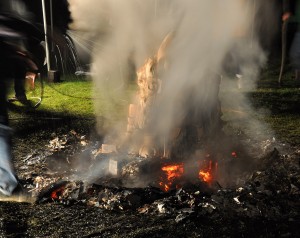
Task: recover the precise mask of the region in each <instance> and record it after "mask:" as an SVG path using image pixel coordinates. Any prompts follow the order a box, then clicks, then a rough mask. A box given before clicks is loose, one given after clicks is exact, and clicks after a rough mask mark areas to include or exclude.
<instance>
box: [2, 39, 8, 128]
mask: <svg viewBox="0 0 300 238" xmlns="http://www.w3.org/2000/svg"><path fill="white" fill-rule="evenodd" d="M0 52H1V53H0V124H4V125H8V114H7V100H6V93H7V84H8V80H9V78H10V77H9V73H10V70H9V68H10V60H9V59H10V57H9V56H10V52H9V49H8V48H7V46H6V44H5V43H3V42H2V41H1V40H0Z"/></svg>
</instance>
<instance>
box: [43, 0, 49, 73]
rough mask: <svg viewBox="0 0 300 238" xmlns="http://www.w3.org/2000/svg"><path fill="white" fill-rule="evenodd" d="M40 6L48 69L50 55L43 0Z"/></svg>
mask: <svg viewBox="0 0 300 238" xmlns="http://www.w3.org/2000/svg"><path fill="white" fill-rule="evenodd" d="M42 8H43V21H44V33H45V46H46V61H47V69H48V72H49V71H50V68H51V67H50V57H49V46H48V33H47V18H46V6H45V0H42Z"/></svg>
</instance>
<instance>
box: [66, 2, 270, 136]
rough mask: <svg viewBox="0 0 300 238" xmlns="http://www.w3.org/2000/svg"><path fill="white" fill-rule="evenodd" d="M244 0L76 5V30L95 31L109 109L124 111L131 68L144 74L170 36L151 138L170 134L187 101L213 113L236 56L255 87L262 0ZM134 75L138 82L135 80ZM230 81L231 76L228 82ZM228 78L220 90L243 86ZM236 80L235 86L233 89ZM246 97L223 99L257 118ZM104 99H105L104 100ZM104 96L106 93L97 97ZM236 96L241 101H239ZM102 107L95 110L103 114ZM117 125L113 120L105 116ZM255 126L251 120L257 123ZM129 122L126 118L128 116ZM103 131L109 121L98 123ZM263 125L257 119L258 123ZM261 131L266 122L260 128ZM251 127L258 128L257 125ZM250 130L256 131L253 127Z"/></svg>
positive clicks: (98, 84) (98, 81) (98, 79)
mask: <svg viewBox="0 0 300 238" xmlns="http://www.w3.org/2000/svg"><path fill="white" fill-rule="evenodd" d="M255 2H256V4H253V1H244V0H226V1H224V0H84V1H82V0H69V4H70V11H71V14H72V18H73V28H74V29H77V30H84V31H88V32H89V34H90V35H91V36H92V37H91V38H92V39H93V41H95V44H94V48H93V53H92V54H93V55H92V57H93V67H92V71H93V75H94V85H95V92H96V94H97V93H98V94H101V95H103V96H104V97H106V98H109V99H110V104H109V105H105V106H106V107H107V111H110V112H111V111H117V110H122V109H121V108H122V107H123V106H124V108H125V109H124V110H127V108H128V102H124V101H122V100H124V98H125V90H124V89H126V86H127V83H128V80H130V79H131V80H132V75H131V74H130V67H128V65H129V62H132V63H133V64H134V68H135V69H137V68H139V67H140V66H141V65H142V64H143V62H144V61H145V59H146V58H147V57H151V56H153V55H155V54H156V52H157V50H158V48H159V45H160V44H161V42H162V40H163V39H164V37H165V36H166V35H167V34H168V33H170V32H175V37H174V39H173V40H172V42H171V44H170V46H169V48H168V49H167V50H168V56H167V61H168V62H167V63H168V67H167V69H166V70H165V72H164V73H163V74H162V75H161V79H162V81H163V92H162V94H161V95H160V101H159V102H160V103H159V109H158V110H156V111H155V115H154V117H155V123H154V125H155V126H154V127H153V128H152V132H153V133H154V134H155V136H156V137H160V136H161V137H162V136H164V135H165V134H167V133H168V132H169V131H170V130H171V129H172V128H173V127H175V126H176V124H178V123H180V120H181V118H183V117H184V116H185V114H186V109H185V105H181V104H180V102H181V100H182V99H183V98H185V97H187V98H188V97H189V94H190V93H191V92H192V93H193V94H194V97H195V98H194V99H193V100H191V102H192V103H194V105H193V106H194V107H195V108H197V110H203V111H204V112H209V110H210V107H211V104H213V102H214V101H215V100H214V99H215V95H214V90H215V88H211V84H209V83H207V82H209V81H210V80H215V78H216V77H220V75H222V74H224V70H223V66H224V60H225V61H226V59H227V58H226V57H227V55H228V52H233V51H234V57H236V58H237V59H238V65H239V70H238V71H239V72H234V70H233V72H231V73H233V75H234V74H235V73H239V74H241V75H243V82H244V86H245V85H247V87H254V86H255V81H256V79H257V76H258V74H259V69H260V67H261V66H262V65H263V64H264V62H265V54H264V52H262V50H261V48H260V46H259V43H258V39H257V37H256V34H255V30H254V19H255V13H256V10H257V9H259V8H260V3H259V2H260V1H255ZM130 77H131V78H130ZM229 78H230V77H229ZM225 79H226V77H223V78H222V80H223V81H222V83H221V86H222V87H225V89H226V90H228V87H232V88H234V87H236V84H235V81H234V80H235V79H232V78H231V79H230V80H228V81H226V80H225ZM233 81H234V83H233ZM242 91H243V90H241V91H238V90H235V92H234V96H233V94H231V95H230V94H229V95H228V94H227V97H222V103H224V104H225V105H226V107H228V108H235V109H236V108H241V107H243V109H241V110H247V113H249V112H250V110H251V106H249V104H248V103H247V101H246V100H245V97H244V95H243V94H242ZM104 93H105V94H104ZM97 96H99V95H97ZM233 97H234V98H233ZM105 106H104V105H103V104H102V103H97V102H96V110H101V111H102V112H103V110H106V109H104V107H105ZM106 117H107V119H109V120H113V118H114V117H113V115H111V114H108V115H106ZM253 121H254V120H252V122H253ZM124 122H126V118H124ZM100 124H101V125H103V120H102V117H101V118H100V119H99V125H100ZM254 124H255V125H256V126H255V127H257V125H258V124H259V123H258V122H257V121H255V123H254ZM250 125H253V123H249V126H250ZM259 125H261V124H259ZM250 127H251V126H250ZM250 131H251V129H250Z"/></svg>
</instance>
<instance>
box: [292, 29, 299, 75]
mask: <svg viewBox="0 0 300 238" xmlns="http://www.w3.org/2000/svg"><path fill="white" fill-rule="evenodd" d="M290 58H291V64H292V66H293V68H294V69H295V76H296V80H300V31H298V32H297V33H296V35H295V37H294V39H293V43H292V46H291V50H290Z"/></svg>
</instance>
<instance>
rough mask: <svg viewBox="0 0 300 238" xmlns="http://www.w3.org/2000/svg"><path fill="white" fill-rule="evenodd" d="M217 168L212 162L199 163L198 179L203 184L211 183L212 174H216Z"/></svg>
mask: <svg viewBox="0 0 300 238" xmlns="http://www.w3.org/2000/svg"><path fill="white" fill-rule="evenodd" d="M217 166H218V163H217V162H213V161H212V160H209V161H206V160H204V161H202V162H200V170H199V178H200V179H201V180H202V181H204V182H207V183H211V182H212V181H213V179H214V178H213V174H214V173H215V172H216V170H217Z"/></svg>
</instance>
